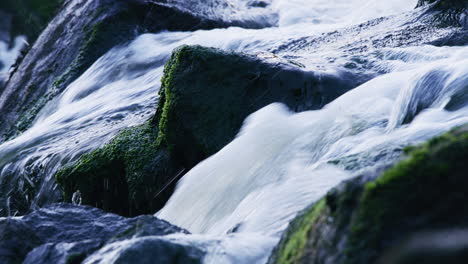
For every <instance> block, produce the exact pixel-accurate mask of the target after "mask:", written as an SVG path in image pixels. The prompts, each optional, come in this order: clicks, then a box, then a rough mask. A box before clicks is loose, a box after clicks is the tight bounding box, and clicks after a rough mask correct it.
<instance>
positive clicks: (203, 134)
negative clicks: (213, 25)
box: [56, 46, 357, 215]
mask: <svg viewBox="0 0 468 264" xmlns="http://www.w3.org/2000/svg"><path fill="white" fill-rule="evenodd" d="M274 61H275V62H272V61H268V60H265V59H261V58H259V57H257V56H250V55H244V54H236V53H233V52H225V51H222V50H219V49H213V48H205V47H201V46H183V47H180V48H178V49H176V50H175V51H174V53H173V55H172V57H171V59H170V60H169V62H168V63H167V64H166V67H165V70H164V76H163V78H162V87H161V90H160V98H159V102H160V103H159V106H158V108H157V110H156V114H155V115H154V117H153V118H152V119H151V120H149V121H148V122H147V123H145V124H144V125H141V126H139V127H134V128H130V129H127V130H124V131H123V132H121V133H120V134H119V135H117V136H116V137H115V138H114V139H113V140H112V141H111V142H109V143H108V144H107V145H105V146H104V147H102V148H100V149H98V150H95V151H93V152H91V153H89V154H86V155H83V156H82V157H81V158H80V159H79V160H78V161H77V162H76V163H75V164H71V165H69V166H68V167H66V168H64V169H62V170H61V171H59V172H58V173H57V175H56V182H57V183H58V184H59V185H60V186H61V188H62V189H63V191H64V198H65V201H70V200H71V198H72V195H73V193H74V192H75V191H77V190H80V192H81V193H82V197H83V203H84V204H87V205H93V206H97V207H99V208H103V209H105V210H108V211H111V212H115V213H119V214H123V215H136V214H141V213H154V212H156V211H157V210H158V209H160V208H161V207H162V206H163V205H164V203H165V202H166V201H167V200H168V198H169V196H170V195H171V193H172V191H173V188H174V186H175V183H176V179H178V176H182V172H186V171H188V170H190V169H191V168H192V167H194V166H195V165H196V164H197V163H198V162H200V161H201V160H203V159H205V158H207V157H209V156H210V155H211V154H213V153H215V152H217V151H218V150H220V149H221V148H222V147H224V145H226V144H227V143H229V142H230V141H231V140H232V139H233V138H234V137H235V135H236V134H237V132H238V131H239V129H240V128H241V126H242V122H243V120H244V119H245V118H246V117H247V116H248V115H249V114H251V113H253V112H254V111H256V110H258V109H260V108H262V107H264V106H266V105H268V104H270V103H273V102H283V103H285V104H287V105H288V106H289V107H290V108H291V109H294V110H298V111H300V110H308V109H317V108H320V107H322V106H323V105H324V104H326V103H328V102H330V101H331V100H333V99H335V98H336V97H338V96H339V95H341V94H342V93H344V92H346V91H347V90H349V89H351V88H353V85H357V84H356V83H353V82H349V81H347V80H346V79H345V78H343V76H331V75H330V76H324V75H320V76H318V75H317V74H315V73H313V72H307V71H303V70H302V69H301V68H300V67H298V66H296V65H294V64H291V63H290V62H287V61H281V60H280V59H279V58H275V60H274ZM280 61H281V62H280Z"/></svg>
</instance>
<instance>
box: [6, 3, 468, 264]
mask: <svg viewBox="0 0 468 264" xmlns="http://www.w3.org/2000/svg"><path fill="white" fill-rule="evenodd" d="M416 2H417V1H416V0H411V1H408V0H405V1H402V0H398V1H378V0H353V1H349V0H333V1H324V0H314V1H312V0H309V1H307V0H290V1H287V0H277V1H273V3H272V5H271V7H270V8H272V9H273V10H275V11H276V12H277V13H278V15H279V27H276V28H266V29H261V30H247V29H241V28H234V27H233V28H228V29H214V30H208V31H205V30H200V31H196V32H162V33H159V34H145V35H142V36H140V37H138V38H137V39H136V40H135V41H133V42H132V43H130V44H129V45H128V46H125V47H117V48H114V49H113V50H111V51H109V52H108V53H107V54H106V55H104V56H103V57H102V58H100V59H99V60H98V61H97V62H96V63H94V64H93V66H92V67H90V68H89V69H88V70H87V71H86V72H85V73H84V74H83V75H82V76H81V77H80V78H78V79H77V80H76V81H74V82H73V83H72V84H70V85H69V86H68V87H67V88H66V90H65V91H64V92H63V93H62V94H61V95H60V96H58V97H57V98H55V99H54V100H53V101H51V102H49V103H48V104H47V106H46V107H45V108H44V109H43V110H42V111H41V112H40V114H39V115H38V117H37V118H36V120H35V122H34V125H33V126H32V127H31V128H30V129H29V130H27V131H26V132H24V133H23V134H21V135H20V136H19V137H17V138H15V139H13V140H11V141H8V142H5V143H3V144H2V145H0V185H1V184H2V180H3V179H4V178H5V177H6V175H11V174H14V175H20V176H19V177H20V178H19V179H18V182H19V184H18V186H22V185H24V184H28V183H30V184H35V183H34V180H33V179H29V178H28V177H29V176H28V175H30V171H32V170H35V169H37V168H41V170H42V171H43V172H42V174H40V177H43V179H42V180H41V181H40V183H39V184H40V186H37V188H39V189H40V192H39V194H38V195H37V196H36V197H29V199H31V200H32V201H33V204H35V205H39V206H40V205H43V204H45V203H48V202H51V201H53V200H54V199H56V198H57V197H58V192H57V190H56V187H55V184H54V182H53V175H54V173H55V172H56V171H57V169H58V168H59V167H60V166H62V165H63V164H65V163H67V162H70V161H73V160H76V159H77V158H78V157H79V156H80V155H81V154H83V153H85V152H88V151H90V150H92V149H95V148H97V147H99V146H102V145H103V143H104V142H106V141H108V140H109V139H110V138H111V137H112V136H113V135H115V134H116V133H117V132H118V131H119V130H121V129H122V128H125V127H128V126H131V125H135V124H139V123H142V122H143V121H144V120H146V119H147V118H148V117H150V116H151V115H152V114H153V113H154V109H155V105H156V103H157V100H158V98H157V91H158V89H159V86H160V83H159V82H160V78H161V75H162V70H163V65H164V63H165V61H166V60H167V59H168V58H169V56H170V54H171V51H172V50H173V49H174V48H175V47H177V46H180V45H182V44H200V45H204V46H211V47H218V48H222V49H229V50H235V51H237V52H246V53H254V54H257V53H261V52H265V51H271V50H274V49H276V48H277V47H279V46H280V45H281V44H283V43H286V42H288V41H289V40H291V39H295V38H298V37H301V36H309V35H312V34H319V33H320V32H328V31H332V30H334V29H336V28H340V27H343V26H346V25H350V24H355V23H358V22H363V21H366V20H368V19H371V18H376V17H380V16H387V15H393V14H398V13H402V12H405V11H409V10H411V9H413V8H414V6H415V5H416ZM350 10H352V12H351V11H350ZM376 34H378V33H376ZM327 52H329V51H327ZM2 54H3V53H2ZM2 54H1V55H2ZM280 55H291V54H290V53H288V52H285V53H284V54H281V52H280ZM294 55H298V60H299V61H300V62H301V63H302V64H304V65H305V67H306V69H314V70H315V69H317V64H321V66H322V67H323V68H326V69H325V70H326V71H332V72H333V71H335V70H337V69H336V68H337V66H336V65H335V64H330V63H328V62H326V61H322V60H323V57H326V56H328V55H329V54H328V53H312V52H309V51H304V52H302V53H301V52H299V53H296V54H294ZM335 56H339V55H335ZM467 58H468V47H434V46H429V45H427V46H418V47H408V48H386V49H379V50H372V51H370V52H369V53H368V57H367V59H368V60H369V64H372V67H373V69H372V70H375V71H377V70H378V71H379V72H384V73H385V74H383V75H381V76H379V77H377V78H375V79H372V80H370V81H369V82H367V83H365V84H363V85H361V86H359V87H357V88H355V89H354V90H352V91H350V92H348V93H346V94H344V95H343V96H341V97H340V98H338V99H336V100H335V101H333V102H332V103H330V104H329V105H327V106H326V107H325V108H323V109H321V110H317V111H308V112H303V113H291V112H290V111H289V110H288V109H286V107H285V106H283V105H280V104H272V105H269V106H267V107H265V108H263V109H261V110H259V111H258V112H256V113H254V114H252V115H251V116H250V117H249V118H248V119H247V120H246V121H245V123H244V126H243V128H242V130H241V132H240V133H239V135H238V136H237V137H236V139H235V140H234V141H232V142H231V143H230V144H228V145H227V146H226V147H225V148H223V149H222V150H221V151H219V152H218V153H217V154H215V155H214V156H212V157H210V158H208V159H207V160H205V161H203V162H201V163H200V164H199V165H197V166H196V167H195V168H193V169H192V170H191V171H189V172H188V173H187V174H186V175H185V176H184V177H183V179H182V180H181V181H180V182H179V183H178V186H177V190H176V192H175V193H174V195H173V196H172V198H171V199H170V201H169V202H168V204H167V205H166V206H165V207H164V208H163V209H162V210H161V211H160V212H158V213H157V214H156V215H157V216H158V217H161V218H163V219H166V220H168V221H169V222H171V223H173V224H175V225H179V226H181V227H183V228H186V229H188V230H189V231H191V232H192V233H194V235H181V234H180V235H179V234H178V235H171V236H167V237H165V238H164V239H168V240H171V241H176V242H177V243H181V244H188V245H195V246H197V247H200V248H203V249H204V250H205V251H206V252H207V256H206V259H205V263H213V264H217V263H264V262H265V261H266V259H267V257H268V255H269V253H270V251H271V249H272V248H273V246H274V245H275V244H276V243H277V241H278V239H279V237H280V235H281V234H282V232H283V231H284V229H285V228H286V227H287V225H288V223H289V221H290V220H291V219H292V218H293V217H294V216H295V215H296V214H297V212H299V211H300V210H302V209H303V208H305V207H306V206H308V205H310V204H311V203H312V202H314V201H316V200H317V199H319V198H320V197H321V196H323V195H324V194H325V193H326V192H327V191H328V190H329V189H330V188H332V187H334V186H336V185H337V184H338V183H339V182H341V181H343V180H344V179H348V178H350V177H352V176H353V175H355V174H356V173H357V172H359V171H361V170H365V169H372V168H373V167H375V166H378V165H379V164H385V163H388V162H391V161H394V160H396V159H397V158H398V157H399V156H400V153H401V150H402V148H404V147H405V146H408V145H411V144H416V143H420V142H424V141H425V140H428V139H430V138H432V137H434V136H436V135H439V134H441V133H443V132H444V131H447V130H449V129H450V128H453V127H455V126H457V125H461V124H464V123H468V104H467V102H461V103H458V104H455V103H453V102H454V98H458V97H459V96H460V95H463V94H464V93H466V92H467V89H468V68H467V67H466V65H468V59H467ZM315 59H317V60H315ZM338 59H339V60H343V61H346V60H347V59H348V58H338ZM447 105H450V106H451V108H450V111H448V110H446V109H445V108H446V106H447ZM51 193H54V195H51ZM0 202H2V203H8V200H5V201H0ZM8 214H15V212H8ZM232 231H235V232H232ZM131 243H133V241H132V240H130V241H123V242H119V243H118V244H117V245H116V244H112V245H109V246H107V247H105V248H103V249H102V250H100V251H99V252H97V253H95V254H93V255H92V256H90V257H89V258H88V259H87V260H86V263H112V260H113V259H115V257H116V255H118V252H119V251H120V250H123V249H125V247H127V246H129V245H131Z"/></svg>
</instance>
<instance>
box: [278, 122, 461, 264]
mask: <svg viewBox="0 0 468 264" xmlns="http://www.w3.org/2000/svg"><path fill="white" fill-rule="evenodd" d="M406 151H407V152H408V156H407V158H406V159H404V160H403V161H401V162H399V163H398V164H396V165H394V166H393V167H391V168H390V169H388V170H385V171H384V172H383V173H379V172H378V171H377V173H376V172H374V173H370V174H365V175H362V176H360V177H357V178H355V179H352V180H349V181H347V182H345V183H343V184H342V185H341V186H339V187H337V188H335V189H334V190H332V191H331V192H330V193H329V194H328V195H327V196H326V197H325V198H324V199H323V200H321V201H320V202H317V203H315V204H314V205H312V206H311V207H310V208H308V209H306V210H305V211H304V212H303V213H301V214H300V215H299V216H298V217H297V218H296V219H295V220H294V221H293V222H292V223H291V224H290V226H289V228H288V230H287V232H286V233H285V235H284V236H283V238H282V240H281V242H280V243H279V245H278V247H277V248H276V249H275V250H274V252H273V254H272V256H271V257H270V260H269V263H337V264H340V263H346V264H348V263H349V264H350V263H375V262H376V261H377V260H378V259H379V258H380V257H381V256H382V255H383V254H384V253H385V252H387V251H388V250H391V249H392V248H395V247H397V246H398V245H401V244H402V243H403V242H405V241H406V240H407V239H408V238H410V237H411V236H412V235H415V234H418V233H420V232H438V231H441V230H442V231H443V230H447V229H464V228H467V227H468V211H467V210H465V207H466V206H465V205H466V203H467V202H468V196H467V195H466V192H467V189H466V186H467V183H468V182H467V178H466V177H465V176H466V175H465V174H466V173H465V170H466V162H465V161H466V158H467V157H468V125H465V126H462V127H459V128H457V129H454V130H452V131H451V132H448V133H446V134H444V135H442V136H440V137H436V138H434V139H432V140H430V141H429V142H427V143H425V144H424V145H421V146H417V147H412V148H408V149H407V150H406ZM450 252H451V251H445V253H444V254H445V256H447V254H449V253H450ZM434 254H435V252H434ZM441 254H442V253H441ZM453 254H458V253H457V252H455V251H454V253H453ZM447 259H450V258H447ZM390 263H397V262H390ZM404 263H406V262H404ZM412 263H426V262H424V261H421V262H419V261H416V262H412ZM439 263H445V262H439Z"/></svg>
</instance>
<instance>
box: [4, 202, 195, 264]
mask: <svg viewBox="0 0 468 264" xmlns="http://www.w3.org/2000/svg"><path fill="white" fill-rule="evenodd" d="M173 233H187V231H185V230H183V229H180V228H178V227H175V226H172V225H171V224H169V223H167V222H165V221H163V220H159V219H157V218H155V217H154V216H150V215H147V216H139V217H136V218H124V217H121V216H118V215H113V214H107V213H105V212H103V211H101V210H99V209H96V208H93V207H88V206H75V205H71V204H54V205H50V206H48V207H45V208H42V209H39V210H37V211H33V212H32V213H30V214H28V215H26V216H23V217H14V218H0V238H1V239H0V262H1V263H5V264H8V263H18V262H21V261H23V260H24V263H79V262H70V261H71V260H74V261H77V260H83V259H84V258H86V257H87V256H88V255H90V254H91V253H93V252H94V251H96V250H98V249H99V248H101V247H102V246H104V245H105V244H107V243H112V242H116V241H121V240H124V239H129V238H137V237H145V236H164V235H168V234H173ZM162 247H164V245H162ZM166 249H167V248H166ZM177 250H178V249H177ZM169 253H170V254H172V253H171V252H169Z"/></svg>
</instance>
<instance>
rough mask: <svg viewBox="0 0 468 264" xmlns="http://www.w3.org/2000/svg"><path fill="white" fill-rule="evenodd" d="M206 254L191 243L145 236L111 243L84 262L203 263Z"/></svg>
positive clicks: (88, 263)
mask: <svg viewBox="0 0 468 264" xmlns="http://www.w3.org/2000/svg"><path fill="white" fill-rule="evenodd" d="M109 256H112V257H111V258H109ZM204 256H205V252H204V251H203V250H201V249H198V248H196V247H193V246H190V245H184V244H180V243H177V242H176V241H174V240H171V239H167V238H162V237H144V238H137V239H132V240H126V241H122V242H116V243H113V244H110V245H108V246H106V247H104V248H102V249H101V250H99V251H97V252H96V253H95V254H93V255H91V256H90V257H88V258H87V259H86V260H85V261H84V263H86V264H108V263H112V264H126V263H139V264H153V263H161V264H201V263H203V257H204ZM110 261H111V262H110Z"/></svg>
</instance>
